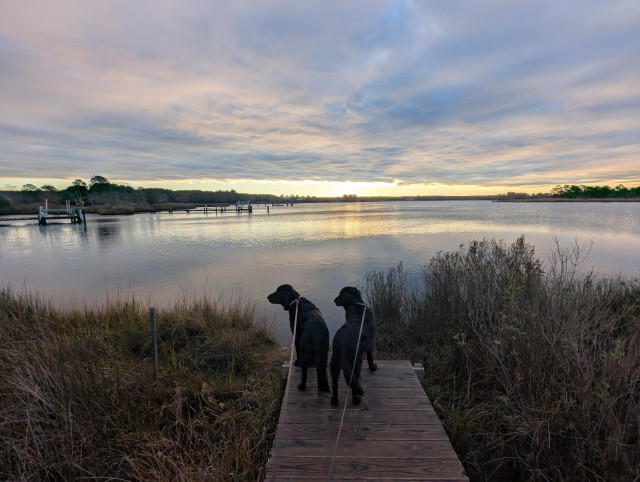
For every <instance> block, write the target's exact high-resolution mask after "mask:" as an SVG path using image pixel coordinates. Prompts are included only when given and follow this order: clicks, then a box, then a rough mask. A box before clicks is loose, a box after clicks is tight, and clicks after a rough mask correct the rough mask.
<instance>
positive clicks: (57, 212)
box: [38, 199, 86, 224]
mask: <svg viewBox="0 0 640 482" xmlns="http://www.w3.org/2000/svg"><path fill="white" fill-rule="evenodd" d="M66 204H67V206H66V208H65V209H49V201H48V200H46V199H45V201H44V206H40V209H39V210H38V223H39V224H47V221H48V220H50V219H70V220H71V222H72V223H82V222H84V223H86V218H85V213H84V211H83V210H82V209H80V208H78V209H76V208H72V207H71V201H67V202H66Z"/></svg>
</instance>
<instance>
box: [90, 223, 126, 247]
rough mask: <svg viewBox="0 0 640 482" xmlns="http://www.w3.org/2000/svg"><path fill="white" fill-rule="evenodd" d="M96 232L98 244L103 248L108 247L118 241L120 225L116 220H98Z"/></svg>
mask: <svg viewBox="0 0 640 482" xmlns="http://www.w3.org/2000/svg"><path fill="white" fill-rule="evenodd" d="M96 234H97V235H98V241H99V243H100V246H101V247H102V248H103V249H108V248H110V247H112V246H113V245H114V244H115V243H116V242H117V241H118V237H119V235H120V225H119V223H116V222H103V221H102V222H99V223H98V226H97V229H96Z"/></svg>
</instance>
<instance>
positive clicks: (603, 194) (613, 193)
mask: <svg viewBox="0 0 640 482" xmlns="http://www.w3.org/2000/svg"><path fill="white" fill-rule="evenodd" d="M634 197H640V186H637V187H630V188H628V187H625V186H623V185H622V184H618V185H617V186H616V187H609V186H585V185H580V186H577V185H575V184H564V185H562V186H561V185H558V186H556V187H554V188H553V189H552V190H551V192H550V193H538V194H528V193H524V192H508V193H506V194H501V195H499V196H498V198H499V199H501V200H504V199H545V198H564V199H616V198H618V199H624V198H634Z"/></svg>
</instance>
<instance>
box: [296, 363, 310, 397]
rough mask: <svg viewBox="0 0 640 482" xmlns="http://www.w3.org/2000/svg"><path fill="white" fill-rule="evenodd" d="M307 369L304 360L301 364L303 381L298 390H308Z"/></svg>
mask: <svg viewBox="0 0 640 482" xmlns="http://www.w3.org/2000/svg"><path fill="white" fill-rule="evenodd" d="M307 368H308V367H307V362H306V360H302V361H301V362H300V373H301V380H300V383H298V390H305V389H306V388H307Z"/></svg>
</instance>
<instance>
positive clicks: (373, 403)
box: [287, 392, 433, 412]
mask: <svg viewBox="0 0 640 482" xmlns="http://www.w3.org/2000/svg"><path fill="white" fill-rule="evenodd" d="M367 393H368V392H367ZM343 403H344V402H343ZM331 407H332V405H331V397H330V396H327V397H314V398H308V399H305V398H304V397H297V398H296V399H292V398H291V397H290V398H289V400H288V402H287V410H319V409H326V408H331ZM390 409H395V410H398V409H404V410H426V409H430V410H433V407H432V406H431V403H429V400H427V399H426V398H425V397H424V395H423V396H422V397H421V398H420V397H415V398H382V397H380V398H376V399H375V400H372V399H371V398H370V397H366V399H365V398H363V399H362V403H360V405H353V404H352V403H347V410H349V411H353V410H360V411H365V412H366V411H369V410H390ZM339 410H342V407H339Z"/></svg>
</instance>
